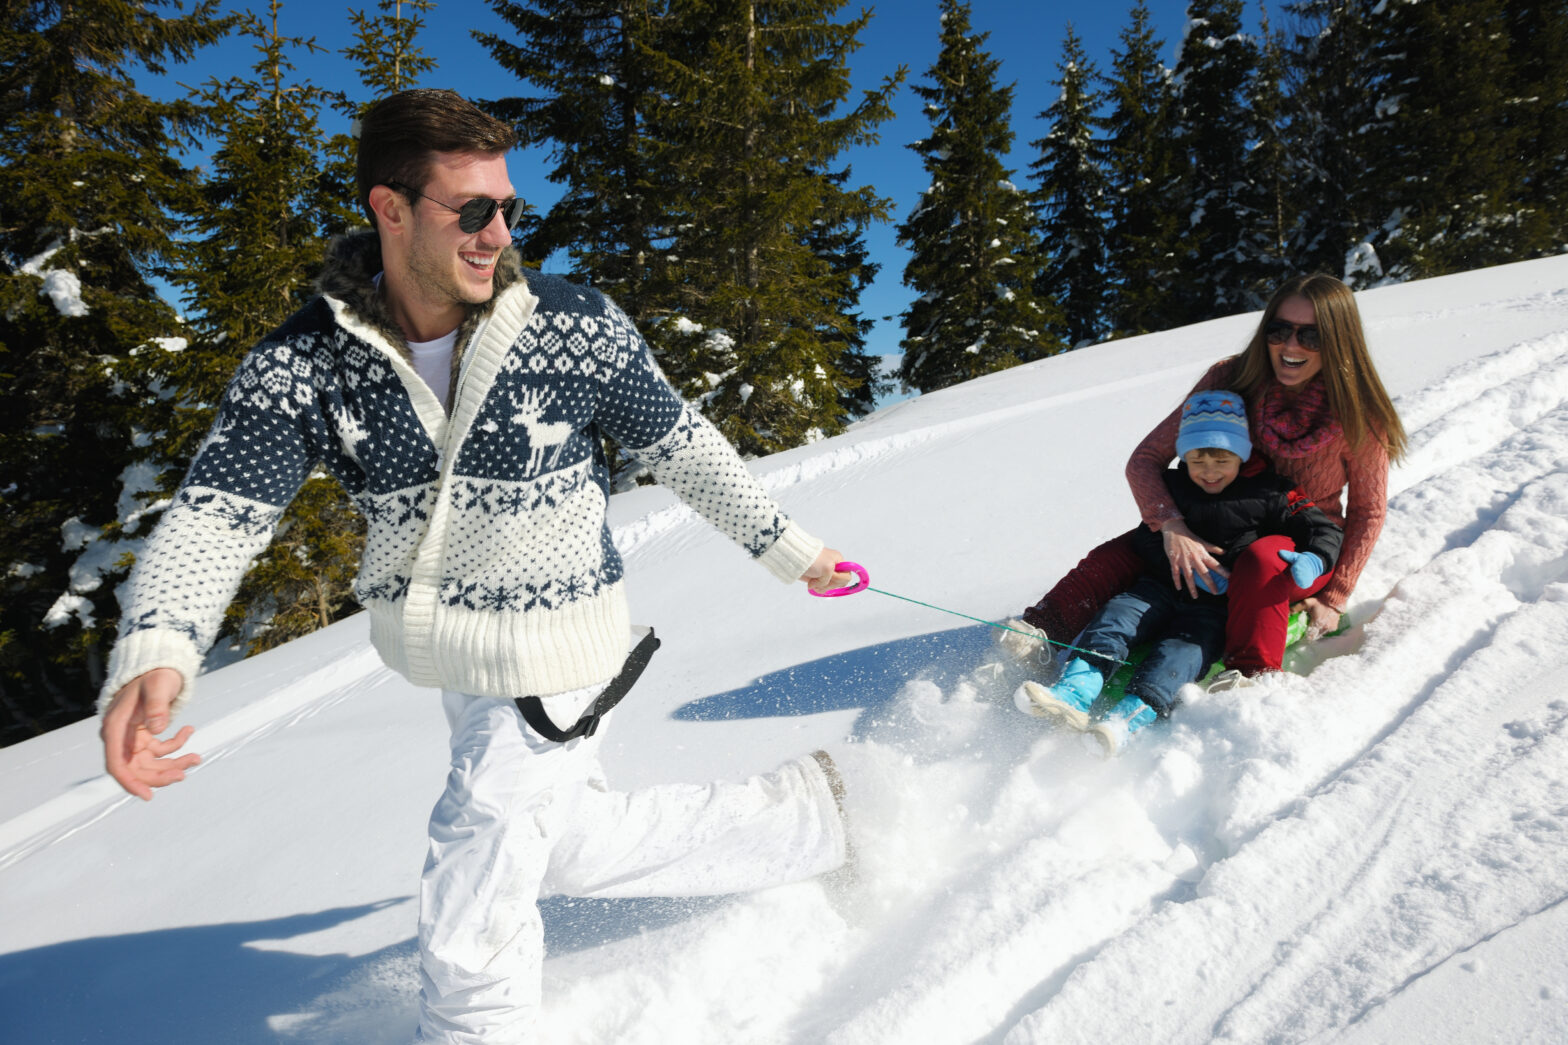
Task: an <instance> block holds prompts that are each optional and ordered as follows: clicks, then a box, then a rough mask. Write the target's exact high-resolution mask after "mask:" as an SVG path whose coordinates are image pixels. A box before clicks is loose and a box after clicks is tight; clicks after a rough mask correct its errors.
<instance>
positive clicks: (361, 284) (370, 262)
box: [316, 229, 523, 373]
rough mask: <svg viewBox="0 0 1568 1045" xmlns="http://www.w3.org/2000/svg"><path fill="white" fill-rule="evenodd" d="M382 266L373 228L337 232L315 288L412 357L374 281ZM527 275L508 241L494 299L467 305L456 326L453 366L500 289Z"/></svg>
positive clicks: (378, 240) (497, 269)
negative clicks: (341, 304)
mask: <svg viewBox="0 0 1568 1045" xmlns="http://www.w3.org/2000/svg"><path fill="white" fill-rule="evenodd" d="M381 269H382V264H381V237H380V235H379V234H378V233H377V232H376V230H374V229H361V230H359V231H357V232H348V233H344V234H343V235H341V236H334V237H333V238H332V241H331V242H330V243H328V244H327V257H326V261H325V263H324V264H323V265H322V269H321V276H320V278H319V279H317V280H316V289H317V290H318V291H319V292H321V293H322V294H325V295H326V296H328V297H332V298H336V299H337V300H339V301H341V302H343V304H345V305H347V306H348V308H349V310H350V311H351V312H353V313H354V314H355V315H356V316H358V317H359V318H360V319H362V320H364V322H365V323H366V324H368V325H369V326H370V327H372V328H373V329H374V330H376V331H377V332H378V333H380V334H381V335H382V336H383V337H385V338H386V339H387V342H388V343H389V344H391V345H393V346H395V347H396V348H397V350H398V351H399V352H401V353H402V354H403V358H404V359H407V360H409V361H410V362H412V361H413V357H412V354H411V353H410V352H409V350H408V339H407V338H406V337H404V336H403V331H402V329H401V328H400V327H399V326H398V325H397V323H396V322H395V321H394V320H393V318H392V310H391V309H389V308H388V307H387V302H386V297H385V296H384V295H383V294H382V293H381V290H380V288H379V287H377V286H376V282H375V277H376V273H378V272H380V271H381ZM522 278H523V263H522V259H521V258H520V257H519V256H518V253H517V249H516V248H515V247H506V248H505V249H503V250H502V251H501V256H500V258H499V259H497V261H496V266H495V293H494V294H492V295H491V296H490V300H489V301H486V302H483V303H482V304H478V305H469V306H468V308H467V313H466V315H465V316H464V317H463V323H462V325H461V326H460V327H458V330H457V345H456V347H455V348H454V350H453V353H452V355H453V360H452V366H453V372H454V373H456V367H457V365H458V363H459V362H461V358H462V354H463V348H464V346H465V345H467V344H468V341H469V338H470V337H471V336H472V334H473V332H474V328H475V327H476V326H478V325H479V323H480V321H481V320H483V319H484V318H485V317H486V316H488V315H489V314H490V310H491V309H492V308H494V307H495V300H496V298H497V297H499V296H500V294H501V292H502V291H504V290H505V289H506V288H508V287H510V286H512V285H513V284H515V283H517V282H519V281H521V280H522Z"/></svg>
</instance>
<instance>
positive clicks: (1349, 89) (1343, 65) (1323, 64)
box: [1286, 0, 1397, 286]
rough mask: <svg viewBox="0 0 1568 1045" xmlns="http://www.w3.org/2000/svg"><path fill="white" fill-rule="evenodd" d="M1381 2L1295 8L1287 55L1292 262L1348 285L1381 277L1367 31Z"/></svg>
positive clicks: (1381, 181) (1378, 79)
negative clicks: (1294, 214)
mask: <svg viewBox="0 0 1568 1045" xmlns="http://www.w3.org/2000/svg"><path fill="white" fill-rule="evenodd" d="M1376 2H1380V0H1303V2H1300V3H1296V4H1292V5H1289V6H1288V7H1286V11H1287V12H1289V13H1291V14H1293V15H1294V16H1295V17H1296V19H1297V21H1298V24H1299V26H1300V28H1299V29H1298V31H1297V33H1296V35H1295V41H1294V46H1293V47H1292V48H1291V49H1290V50H1289V51H1288V52H1287V56H1286V60H1287V65H1288V67H1289V69H1288V74H1287V76H1288V80H1289V83H1290V90H1289V102H1288V107H1289V118H1288V126H1287V132H1286V134H1287V145H1288V152H1289V154H1290V156H1291V159H1292V160H1293V165H1294V170H1295V178H1296V188H1295V194H1294V195H1295V202H1296V205H1297V206H1298V208H1299V214H1298V215H1297V218H1296V222H1295V228H1296V231H1295V234H1294V236H1293V238H1292V247H1291V251H1290V253H1291V255H1292V256H1293V257H1294V258H1295V259H1296V267H1297V268H1299V269H1300V270H1302V271H1322V272H1343V274H1344V278H1345V279H1346V281H1347V282H1349V283H1350V284H1351V285H1352V286H1367V285H1370V284H1372V283H1375V282H1377V281H1378V280H1380V279H1382V277H1383V270H1382V264H1381V262H1380V261H1379V260H1378V257H1377V253H1376V248H1375V246H1374V245H1373V236H1374V234H1375V233H1376V231H1377V227H1378V226H1379V225H1380V224H1381V223H1382V220H1383V218H1384V217H1385V215H1384V214H1383V207H1384V200H1383V192H1384V185H1385V183H1386V180H1387V178H1389V177H1397V176H1396V175H1394V174H1393V173H1392V172H1385V171H1383V170H1382V169H1381V164H1380V162H1379V160H1380V157H1379V156H1378V155H1377V154H1376V153H1375V151H1374V150H1373V148H1372V145H1371V139H1370V138H1369V134H1368V132H1369V130H1370V129H1371V128H1372V127H1373V125H1374V124H1375V122H1376V121H1377V119H1378V116H1377V106H1378V97H1379V94H1380V93H1381V90H1382V87H1381V84H1382V83H1383V82H1384V80H1385V79H1386V77H1385V76H1384V74H1383V72H1382V70H1381V69H1380V67H1379V65H1378V60H1377V58H1376V56H1375V55H1374V53H1373V52H1374V34H1373V30H1372V27H1371V24H1370V22H1369V19H1370V17H1371V10H1372V5H1373V4H1374V3H1376Z"/></svg>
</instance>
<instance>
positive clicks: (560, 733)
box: [517, 628, 659, 744]
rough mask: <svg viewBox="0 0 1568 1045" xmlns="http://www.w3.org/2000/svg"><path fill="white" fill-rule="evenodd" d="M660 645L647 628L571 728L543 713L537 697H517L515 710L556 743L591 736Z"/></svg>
mask: <svg viewBox="0 0 1568 1045" xmlns="http://www.w3.org/2000/svg"><path fill="white" fill-rule="evenodd" d="M658 648H659V640H658V639H657V638H655V637H654V634H653V629H652V628H649V629H648V634H646V635H644V636H643V637H642V641H641V642H639V643H637V645H636V646H634V647H632V651H631V652H630V653H628V654H627V655H626V663H624V664H622V665H621V670H620V671H619V672H618V673H617V674H616V676H615V677H614V678H613V679H611V680H610V684H609V685H608V686H605V687H604V692H603V693H600V694H599V696H598V698H597V699H595V700H594V702H593V704H592V706H590V707H589V708H588V710H587V711H584V712H583V715H582V718H579V719H578V720H577V721H576V723H574V724H573V725H572V727H571V728H570V729H564V730H563V729H558V728H556V725H555V723H554V722H551V721H550V716H549V715H547V714H545V710H544V702H543V701H541V700H540V699H539V698H538V697H518V698H517V710H518V711H521V712H522V713H523V721H524V722H527V723H528V724H529V725H530V726H532V727H533V730H534V732H535V733H538V734H539V735H540V736H542V737H544V738H545V739H546V740H550V741H554V742H555V743H557V744H564V743H566V742H567V741H568V740H576V739H577V738H578V737H591V736H593V735H594V732H595V731H596V730H598V728H599V720H600V719H601V718H603V717H604V716H605V715H607V714H609V713H610V709H611V708H613V707H615V705H617V704H619V703H620V702H621V698H622V697H624V696H626V694H627V693H629V692H631V688H632V685H633V684H634V683H635V682H636V681H637V678H638V676H639V675H641V674H642V670H643V669H644V668H646V667H647V666H648V661H650V660H652V659H653V651H654V650H656V649H658Z"/></svg>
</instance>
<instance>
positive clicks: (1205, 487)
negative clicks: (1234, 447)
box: [1181, 446, 1241, 493]
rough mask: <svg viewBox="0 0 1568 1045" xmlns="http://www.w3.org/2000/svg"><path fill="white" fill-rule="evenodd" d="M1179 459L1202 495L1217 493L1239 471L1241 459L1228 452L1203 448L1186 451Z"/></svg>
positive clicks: (1230, 481) (1229, 482)
mask: <svg viewBox="0 0 1568 1045" xmlns="http://www.w3.org/2000/svg"><path fill="white" fill-rule="evenodd" d="M1181 459H1182V460H1183V461H1185V462H1186V463H1187V475H1188V476H1190V477H1191V478H1192V481H1193V482H1195V483H1197V484H1198V488H1199V489H1200V490H1202V491H1203V492H1204V493H1219V492H1220V491H1221V490H1223V489H1225V487H1227V486H1229V485H1230V484H1231V483H1232V482H1234V481H1235V479H1236V476H1237V474H1238V473H1240V471H1241V458H1239V457H1237V456H1236V455H1235V454H1233V453H1231V452H1230V451H1229V450H1217V449H1215V448H1213V447H1208V446H1204V447H1199V448H1198V449H1196V450H1188V451H1187V452H1186V453H1185V454H1182V457H1181Z"/></svg>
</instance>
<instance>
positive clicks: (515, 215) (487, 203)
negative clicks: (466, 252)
mask: <svg viewBox="0 0 1568 1045" xmlns="http://www.w3.org/2000/svg"><path fill="white" fill-rule="evenodd" d="M387 188H389V189H397V190H398V191H399V192H406V193H409V194H410V195H413V196H418V197H419V198H420V199H422V200H429V201H430V202H431V203H434V204H437V205H439V206H442V207H445V208H446V209H447V210H449V211H451V212H452V213H453V214H456V215H457V227H458V228H460V229H462V230H463V231H464V232H466V233H468V234H469V235H473V234H474V233H476V232H478V231H479V230H480V229H482V228H484V227H485V226H486V225H488V224H490V222H491V221H492V220H493V219H494V218H495V212H496V211H498V210H499V211H500V212H501V220H502V221H504V222H506V227H507V229H508V230H511V229H515V228H517V223H518V222H520V221H522V220H523V211H525V210H527V209H528V205H527V204H526V203H524V202H523V201H522V200H520V199H518V198H517V197H516V196H513V197H511V198H509V199H504V200H493V199H490V198H489V197H487V196H475V197H474V198H473V199H471V200H468V201H466V202H465V203H464V204H463V205H462V206H461V207H454V206H452V205H451V204H450V203H442V202H441V201H440V200H438V199H436V198H435V197H433V196H426V195H425V194H424V193H422V192H420V191H419V190H418V189H411V188H409V187H408V186H407V185H404V184H403V183H402V182H400V181H389V182H387Z"/></svg>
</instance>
